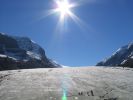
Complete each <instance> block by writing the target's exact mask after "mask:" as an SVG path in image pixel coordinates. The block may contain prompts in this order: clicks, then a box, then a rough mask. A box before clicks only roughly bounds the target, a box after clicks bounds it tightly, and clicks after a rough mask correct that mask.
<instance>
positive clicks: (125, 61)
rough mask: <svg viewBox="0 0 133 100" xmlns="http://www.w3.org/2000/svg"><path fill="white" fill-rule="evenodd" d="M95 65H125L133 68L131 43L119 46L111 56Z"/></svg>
mask: <svg viewBox="0 0 133 100" xmlns="http://www.w3.org/2000/svg"><path fill="white" fill-rule="evenodd" d="M97 66H126V67H131V68H133V43H130V44H128V45H126V46H123V47H121V48H119V49H118V50H117V51H116V52H115V53H114V54H113V55H112V56H111V57H109V58H108V59H106V60H104V61H101V62H99V63H98V64H97Z"/></svg>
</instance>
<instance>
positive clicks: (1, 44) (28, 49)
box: [0, 33, 61, 70]
mask: <svg viewBox="0 0 133 100" xmlns="http://www.w3.org/2000/svg"><path fill="white" fill-rule="evenodd" d="M0 54H1V55H3V56H7V57H6V58H3V57H2V56H0V64H1V65H0V70H2V68H5V67H4V63H6V62H4V61H5V60H4V59H8V61H9V62H10V63H16V64H17V65H16V66H19V67H18V68H20V65H21V64H22V65H23V66H26V64H27V66H28V68H32V67H33V68H36V67H41V68H42V67H47V68H48V67H61V66H60V65H59V64H56V63H52V61H51V60H49V59H48V58H47V57H46V55H45V51H44V50H43V48H41V47H40V46H39V45H38V44H36V43H35V42H33V41H32V40H30V39H29V38H27V37H17V36H8V35H6V34H2V33H0ZM8 61H7V62H8ZM2 63H3V64H2ZM18 63H21V64H18ZM2 65H3V66H2ZM9 65H10V64H9ZM22 65H21V68H27V67H22ZM16 68H17V67H16ZM5 69H6V68H5ZM7 69H8V68H7ZM9 69H12V68H9Z"/></svg>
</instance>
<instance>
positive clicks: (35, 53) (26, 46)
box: [13, 37, 45, 59]
mask: <svg viewBox="0 0 133 100" xmlns="http://www.w3.org/2000/svg"><path fill="white" fill-rule="evenodd" d="M13 38H14V39H15V40H16V41H17V43H18V46H19V48H21V49H23V50H26V51H27V54H28V55H29V56H30V57H32V58H38V59H41V58H43V56H45V52H44V50H43V49H42V48H41V47H40V46H39V45H38V44H36V43H35V42H33V41H32V40H30V39H29V38H27V37H13Z"/></svg>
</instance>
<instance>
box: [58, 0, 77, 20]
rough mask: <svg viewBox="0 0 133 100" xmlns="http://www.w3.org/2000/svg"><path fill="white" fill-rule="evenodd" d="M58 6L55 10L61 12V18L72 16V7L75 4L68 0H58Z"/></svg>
mask: <svg viewBox="0 0 133 100" xmlns="http://www.w3.org/2000/svg"><path fill="white" fill-rule="evenodd" d="M56 5H57V7H56V8H55V11H56V12H57V13H59V14H60V19H61V20H64V19H65V17H67V16H70V14H71V13H72V12H71V8H73V7H74V6H73V4H70V3H69V2H68V0H56Z"/></svg>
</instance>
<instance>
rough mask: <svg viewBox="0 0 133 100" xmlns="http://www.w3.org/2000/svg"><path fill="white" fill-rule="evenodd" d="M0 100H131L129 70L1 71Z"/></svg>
mask: <svg viewBox="0 0 133 100" xmlns="http://www.w3.org/2000/svg"><path fill="white" fill-rule="evenodd" d="M0 100H133V69H131V68H125V69H123V68H118V67H117V68H116V67H115V68H113V67H112V68H110V67H109V68H105V67H104V68H103V67H80V68H70V67H69V68H54V69H50V68H48V69H24V70H14V71H1V72H0Z"/></svg>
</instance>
